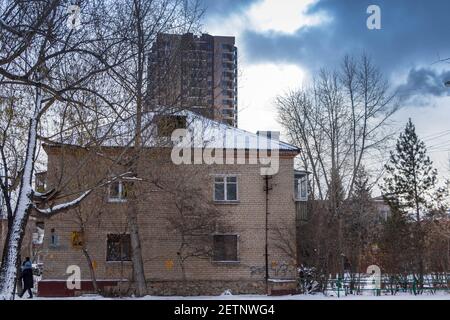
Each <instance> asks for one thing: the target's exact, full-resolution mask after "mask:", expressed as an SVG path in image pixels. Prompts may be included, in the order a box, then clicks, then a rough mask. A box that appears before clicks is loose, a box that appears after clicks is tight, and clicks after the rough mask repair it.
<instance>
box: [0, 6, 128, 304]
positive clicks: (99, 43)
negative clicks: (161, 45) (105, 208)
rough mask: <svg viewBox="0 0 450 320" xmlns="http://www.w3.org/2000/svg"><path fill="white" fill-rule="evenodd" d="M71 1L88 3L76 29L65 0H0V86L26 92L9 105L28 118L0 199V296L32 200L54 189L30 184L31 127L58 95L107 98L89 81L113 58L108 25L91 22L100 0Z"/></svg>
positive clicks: (12, 274)
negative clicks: (2, 212)
mask: <svg viewBox="0 0 450 320" xmlns="http://www.w3.org/2000/svg"><path fill="white" fill-rule="evenodd" d="M79 4H80V6H81V7H82V8H83V9H84V10H86V11H85V12H87V11H89V13H90V18H91V20H89V21H86V23H85V24H84V28H81V29H80V30H78V31H77V30H75V29H73V28H69V27H68V24H67V19H68V18H69V14H68V11H67V6H66V2H65V1H57V0H48V1H47V0H46V1H33V0H31V1H27V2H17V1H6V2H2V5H1V10H2V11H1V12H0V21H1V29H0V38H1V39H2V41H1V53H0V86H1V87H2V88H5V87H6V88H10V89H11V90H14V89H18V90H22V91H24V92H27V95H26V97H24V99H23V102H22V103H20V104H18V103H17V101H16V102H15V103H14V107H13V108H14V110H16V109H19V110H26V112H25V114H24V116H23V117H22V121H23V120H24V119H28V120H26V122H28V123H27V125H26V131H27V135H26V136H27V138H26V139H21V140H22V141H23V144H24V146H25V148H24V149H25V150H24V153H23V154H22V159H23V163H22V164H21V168H20V169H19V170H18V172H20V173H21V174H20V184H19V185H20V187H19V189H18V191H17V195H16V198H15V199H9V198H8V197H7V199H5V200H6V207H7V208H8V212H9V213H8V224H9V228H8V234H7V238H6V242H5V250H4V252H3V259H2V266H1V271H0V297H1V298H3V299H12V298H14V284H15V282H16V276H17V267H18V252H19V250H20V247H21V242H22V239H23V235H24V231H25V225H26V223H27V221H28V217H29V215H30V213H31V210H32V208H33V202H34V201H35V200H37V201H39V202H41V203H45V202H46V201H48V200H49V199H50V197H55V195H56V194H57V192H55V190H52V191H51V192H49V193H45V194H42V193H38V192H36V191H35V190H33V188H32V179H33V173H34V171H35V165H36V161H35V159H36V150H37V148H38V143H37V142H38V136H39V127H40V125H42V124H43V121H44V120H43V119H45V117H46V116H47V115H48V113H49V112H51V110H52V109H56V108H58V107H60V106H61V105H63V104H64V103H72V104H74V105H77V106H78V107H86V108H88V107H89V106H86V105H83V104H82V103H81V101H80V99H79V97H80V96H82V95H87V94H89V95H91V96H95V97H97V98H98V99H99V100H100V101H102V103H103V104H105V105H108V106H110V107H112V106H113V103H111V100H110V99H107V98H105V95H104V94H105V92H106V90H102V88H101V87H96V84H98V83H97V82H96V81H91V80H94V79H96V77H98V76H100V75H102V74H104V73H105V72H106V71H107V70H108V69H111V67H112V66H113V65H115V64H116V63H120V61H118V60H116V61H115V58H116V57H117V56H118V55H117V54H116V53H115V52H112V49H116V47H114V46H112V45H111V44H112V43H114V40H113V39H112V37H111V34H110V33H108V32H110V31H107V30H106V29H107V28H105V27H104V26H101V23H100V24H99V23H98V22H99V21H100V20H101V18H102V10H103V9H104V7H102V5H101V4H98V3H93V2H88V1H80V3H79ZM100 26H101V27H100ZM92 32H97V38H92V37H91V34H92ZM9 138H11V137H9ZM19 158H20V157H19ZM10 164H11V162H10V161H8V159H6V160H5V158H4V159H3V163H2V165H3V170H4V171H5V172H9V170H8V168H9V167H10ZM11 181H12V180H11V177H9V176H8V175H5V176H3V177H2V184H3V186H4V188H2V189H3V190H2V191H3V195H4V196H5V195H8V193H10V190H11ZM91 190H92V189H88V190H86V191H85V192H83V193H82V194H81V195H79V196H78V197H77V198H76V199H74V200H72V201H70V202H68V203H60V204H59V205H57V206H54V207H53V208H51V210H50V209H49V210H48V211H45V210H41V213H46V212H48V213H51V214H56V213H57V212H61V211H64V210H67V209H69V208H71V207H73V206H76V205H77V204H78V203H79V202H80V201H82V200H83V199H84V198H85V197H87V196H88V195H89V194H90V193H91Z"/></svg>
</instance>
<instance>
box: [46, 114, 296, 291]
mask: <svg viewBox="0 0 450 320" xmlns="http://www.w3.org/2000/svg"><path fill="white" fill-rule="evenodd" d="M167 119H170V117H169V118H166V120H167ZM180 119H181V121H180ZM176 121H177V123H178V124H180V123H182V125H181V127H183V126H184V127H186V129H188V132H190V133H191V134H192V135H193V136H194V138H192V140H195V139H197V138H198V137H199V135H200V132H201V141H202V143H203V144H202V145H201V146H200V147H198V146H196V145H193V146H192V148H190V149H189V150H190V151H189V152H191V153H190V154H189V155H187V154H186V153H187V151H186V150H188V149H186V148H185V149H184V151H183V152H182V154H183V156H184V159H185V160H186V159H191V160H192V162H193V163H192V164H189V163H182V164H175V163H174V154H175V155H176V152H175V153H174V142H169V143H167V144H163V143H161V141H165V142H167V141H168V139H167V134H163V130H162V129H161V128H160V127H158V126H159V122H157V121H154V122H155V124H154V125H151V126H149V127H148V129H147V130H146V131H145V132H144V133H143V137H144V139H143V140H144V141H146V142H144V144H143V148H142V150H140V151H139V156H138V157H135V158H133V159H135V161H136V162H137V165H136V168H137V171H136V172H135V173H134V174H133V175H132V176H129V175H128V174H127V168H128V167H127V166H128V165H129V163H130V157H129V156H128V155H127V152H128V151H130V150H132V148H127V141H129V139H127V138H129V137H130V135H129V134H131V132H132V131H133V129H132V125H129V124H127V123H119V124H117V125H115V128H114V129H113V130H109V132H113V133H114V132H116V133H117V135H112V136H111V137H108V138H107V139H105V138H104V137H103V138H102V140H101V143H98V144H96V147H93V146H92V144H90V145H87V144H84V143H83V139H82V138H80V137H77V136H75V135H71V136H69V137H66V139H65V140H62V141H59V142H55V143H50V144H49V143H47V144H45V145H44V150H45V151H46V153H47V155H48V169H47V181H46V188H47V189H50V188H55V189H57V190H59V191H60V192H61V194H69V195H72V196H69V197H68V198H69V199H70V197H72V198H73V197H76V196H77V195H79V194H80V193H81V192H83V190H86V189H87V188H91V189H93V192H92V194H91V195H90V196H89V197H88V198H86V199H85V200H84V201H83V202H82V203H81V204H80V206H78V207H76V208H74V209H71V210H69V211H66V212H64V213H61V214H58V215H55V216H53V217H51V218H40V220H39V221H43V222H44V225H45V236H44V243H43V248H42V252H41V254H40V255H41V257H42V259H43V263H44V272H43V279H42V281H40V283H39V294H40V295H42V296H50V295H53V296H58V295H73V294H76V293H75V292H76V291H77V290H69V289H67V285H66V280H67V279H68V277H69V274H68V273H67V271H68V267H69V266H75V267H79V268H80V270H81V280H82V281H81V284H82V290H81V291H89V289H90V288H91V282H92V281H91V278H92V277H91V276H92V271H93V272H94V273H95V277H96V279H97V282H98V284H99V286H100V287H101V288H103V289H104V290H107V289H108V290H112V291H117V290H119V289H121V290H122V289H124V290H125V289H126V288H129V287H131V288H132V277H133V273H132V263H131V245H130V235H129V225H128V220H127V212H129V210H130V208H131V207H133V208H135V210H137V216H138V227H139V236H140V242H141V248H142V256H143V262H144V271H145V277H146V279H147V288H148V293H149V294H163V295H175V294H177V295H178V294H181V295H200V294H221V293H222V292H224V291H225V290H227V289H229V290H231V291H232V292H233V293H234V294H235V293H265V292H266V290H268V291H269V292H274V291H276V290H279V291H282V290H283V291H286V290H293V289H295V287H296V240H295V226H296V223H295V218H296V207H295V200H296V199H295V198H296V196H295V195H294V187H293V186H294V174H293V167H294V157H295V156H296V155H298V153H299V150H298V149H297V148H296V147H294V146H291V145H289V144H286V143H283V142H280V141H278V140H277V139H275V138H273V137H271V136H268V137H266V136H262V135H258V134H252V133H249V132H246V131H243V130H240V129H237V128H234V127H230V126H227V125H225V124H221V123H217V122H214V121H212V120H205V119H203V118H200V116H197V115H194V114H191V113H187V114H185V115H182V116H177V118H176ZM179 127H180V126H179ZM145 137H147V138H145ZM155 137H157V138H155ZM150 141H151V142H150ZM157 142H158V143H157ZM220 152H223V155H222V154H220ZM207 154H209V155H210V156H211V155H212V156H214V157H216V160H217V159H219V158H223V159H224V163H223V164H221V163H220V161H215V163H212V164H209V163H210V162H211V161H210V158H209V160H208V159H207V157H206V156H205V155H207ZM230 157H231V158H230ZM275 158H277V159H276V160H277V161H278V163H277V165H276V166H274V167H278V168H276V169H277V170H275V172H274V173H275V174H273V175H264V174H262V173H264V168H266V167H268V163H270V161H275ZM175 162H176V161H175ZM213 162H214V161H213ZM217 162H219V163H217ZM272 164H273V163H272ZM262 168H263V169H262ZM124 173H125V174H124ZM108 179H109V180H108ZM105 180H106V181H107V183H105V182H104V181H105ZM93 186H95V187H93ZM130 190H132V191H130ZM130 194H133V196H132V197H131V196H130ZM132 203H134V206H132V205H131V204H132ZM87 255H88V256H89V260H88V259H87ZM88 261H89V262H88ZM89 265H91V266H92V269H90V268H89ZM78 291H80V290H78Z"/></svg>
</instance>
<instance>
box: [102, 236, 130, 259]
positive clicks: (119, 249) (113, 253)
mask: <svg viewBox="0 0 450 320" xmlns="http://www.w3.org/2000/svg"><path fill="white" fill-rule="evenodd" d="M106 261H110V262H116V261H119V262H120V261H131V239H130V235H129V234H108V236H107V244H106Z"/></svg>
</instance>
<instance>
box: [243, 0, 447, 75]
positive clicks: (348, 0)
mask: <svg viewBox="0 0 450 320" xmlns="http://www.w3.org/2000/svg"><path fill="white" fill-rule="evenodd" d="M371 4H377V5H379V6H380V8H381V21H382V29H381V30H369V29H367V27H366V20H367V18H368V16H369V15H368V14H367V13H366V10H367V7H368V6H369V5H371ZM319 12H324V13H326V14H327V15H328V16H330V17H331V18H332V21H331V22H330V23H328V24H326V25H319V26H312V27H306V28H301V29H299V30H297V31H296V32H295V33H294V34H292V35H289V34H281V33H274V32H257V31H256V32H255V31H246V32H245V33H244V35H243V38H242V43H241V45H242V46H243V47H244V48H245V51H246V54H247V56H248V59H247V60H248V61H252V62H266V61H270V62H280V61H282V62H291V63H296V64H300V65H302V66H303V67H306V68H308V69H310V70H312V71H314V70H316V69H317V68H318V67H322V66H330V65H333V64H336V63H338V62H339V60H340V59H341V58H342V56H344V55H345V54H347V53H355V54H359V53H361V52H363V51H364V52H366V53H368V54H369V55H370V56H371V57H372V58H373V59H374V62H375V63H376V64H378V65H380V66H381V67H382V68H383V69H384V70H385V71H386V72H387V73H389V72H391V71H394V70H400V71H402V70H405V69H406V70H409V69H411V68H413V67H415V66H418V65H430V64H432V63H433V62H435V61H437V60H438V57H439V55H441V56H442V57H450V23H449V21H450V1H449V0H432V1H430V0H345V1H342V0H319V1H318V2H317V3H316V4H315V5H313V6H311V7H310V8H309V10H308V13H309V14H316V13H319Z"/></svg>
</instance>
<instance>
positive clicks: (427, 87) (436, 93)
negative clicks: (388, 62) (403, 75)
mask: <svg viewBox="0 0 450 320" xmlns="http://www.w3.org/2000/svg"><path fill="white" fill-rule="evenodd" d="M448 80H450V71H442V72H438V71H436V70H432V69H428V68H414V69H411V70H410V71H409V73H408V77H407V79H406V83H404V84H402V85H400V86H399V87H398V88H397V92H398V96H399V97H400V98H402V99H403V101H406V102H409V103H410V104H417V105H423V102H424V101H425V102H426V101H427V100H428V98H430V97H443V96H449V95H450V90H449V89H448V88H447V87H445V85H444V83H445V82H446V81H448ZM418 99H419V100H418Z"/></svg>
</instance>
